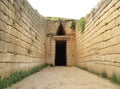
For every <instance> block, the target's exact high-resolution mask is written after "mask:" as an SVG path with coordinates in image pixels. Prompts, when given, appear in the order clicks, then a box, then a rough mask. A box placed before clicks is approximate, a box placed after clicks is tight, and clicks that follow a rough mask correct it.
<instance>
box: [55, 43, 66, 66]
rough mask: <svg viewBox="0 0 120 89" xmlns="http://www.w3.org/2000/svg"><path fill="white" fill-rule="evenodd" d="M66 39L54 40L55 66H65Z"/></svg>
mask: <svg viewBox="0 0 120 89" xmlns="http://www.w3.org/2000/svg"><path fill="white" fill-rule="evenodd" d="M66 48H67V47H66V41H56V51H55V65H56V66H66V63H67V56H66V54H67V53H66V52H67V51H66Z"/></svg>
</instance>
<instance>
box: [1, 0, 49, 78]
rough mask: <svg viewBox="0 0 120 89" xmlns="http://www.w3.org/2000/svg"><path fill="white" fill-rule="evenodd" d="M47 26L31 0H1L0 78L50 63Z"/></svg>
mask: <svg viewBox="0 0 120 89" xmlns="http://www.w3.org/2000/svg"><path fill="white" fill-rule="evenodd" d="M46 26H47V21H46V19H45V18H44V17H43V16H41V15H39V14H38V12H37V11H36V10H34V9H33V8H32V7H31V6H30V4H29V3H28V2H27V0H0V77H4V76H8V75H9V74H11V73H14V72H18V71H21V70H28V69H31V68H33V67H34V66H37V65H42V64H44V63H46V61H45V58H44V51H45V50H44V48H45V32H46Z"/></svg>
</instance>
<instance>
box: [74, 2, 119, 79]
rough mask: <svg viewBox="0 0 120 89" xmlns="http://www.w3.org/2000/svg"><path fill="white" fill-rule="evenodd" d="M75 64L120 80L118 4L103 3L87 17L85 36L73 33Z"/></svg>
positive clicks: (77, 32) (83, 33) (81, 33)
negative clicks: (74, 39) (74, 37)
mask: <svg viewBox="0 0 120 89" xmlns="http://www.w3.org/2000/svg"><path fill="white" fill-rule="evenodd" d="M76 59H77V60H76V63H77V65H79V66H81V67H82V68H86V69H88V70H90V71H93V72H97V73H102V72H106V73H107V75H108V76H109V77H111V76H112V75H113V73H115V74H116V75H117V77H118V78H120V76H119V75H120V0H102V1H101V2H100V3H99V4H98V6H97V7H96V8H94V9H93V10H92V12H91V13H90V14H89V15H87V16H86V26H85V30H84V32H80V31H78V30H76Z"/></svg>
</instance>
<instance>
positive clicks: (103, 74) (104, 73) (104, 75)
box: [101, 70, 107, 78]
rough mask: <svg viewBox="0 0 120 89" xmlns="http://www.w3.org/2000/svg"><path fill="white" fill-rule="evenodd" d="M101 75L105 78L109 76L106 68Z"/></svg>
mask: <svg viewBox="0 0 120 89" xmlns="http://www.w3.org/2000/svg"><path fill="white" fill-rule="evenodd" d="M101 76H102V77H104V78H107V74H106V72H105V70H104V71H103V72H102V73H101Z"/></svg>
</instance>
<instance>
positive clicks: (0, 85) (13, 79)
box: [0, 64, 47, 89]
mask: <svg viewBox="0 0 120 89" xmlns="http://www.w3.org/2000/svg"><path fill="white" fill-rule="evenodd" d="M45 67H47V65H46V64H44V65H41V66H37V67H35V68H32V69H31V70H29V71H21V72H18V73H14V74H11V75H10V76H9V77H6V78H4V79H0V89H5V88H7V87H9V86H11V85H12V84H14V83H17V82H18V81H20V80H22V79H24V78H26V77H27V76H30V75H32V74H33V73H36V72H38V71H40V70H42V69H43V68H45Z"/></svg>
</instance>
